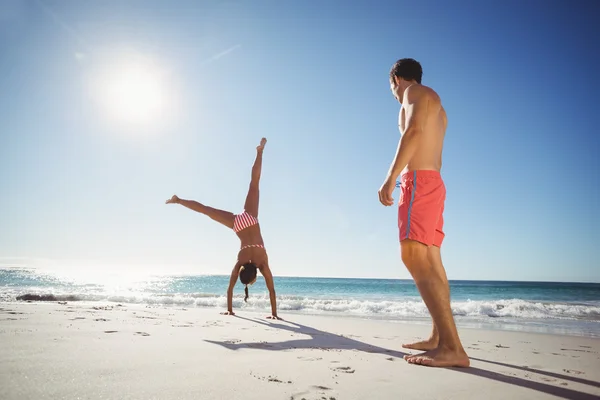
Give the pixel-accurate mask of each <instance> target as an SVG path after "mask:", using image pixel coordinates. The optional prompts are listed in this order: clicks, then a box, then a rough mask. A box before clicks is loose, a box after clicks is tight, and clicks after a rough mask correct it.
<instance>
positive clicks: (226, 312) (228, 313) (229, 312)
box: [221, 311, 235, 315]
mask: <svg viewBox="0 0 600 400" xmlns="http://www.w3.org/2000/svg"><path fill="white" fill-rule="evenodd" d="M221 315H235V313H234V312H233V311H223V312H222V313H221Z"/></svg>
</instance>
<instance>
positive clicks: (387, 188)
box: [378, 176, 396, 207]
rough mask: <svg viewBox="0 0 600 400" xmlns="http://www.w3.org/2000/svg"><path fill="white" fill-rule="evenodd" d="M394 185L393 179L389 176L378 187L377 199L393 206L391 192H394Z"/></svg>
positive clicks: (385, 204)
mask: <svg viewBox="0 0 600 400" xmlns="http://www.w3.org/2000/svg"><path fill="white" fill-rule="evenodd" d="M395 187H396V182H395V180H394V179H391V178H390V177H389V176H388V177H387V178H386V179H385V181H384V182H383V185H381V187H380V188H379V192H378V193H379V201H380V202H381V204H383V205H384V206H386V207H387V206H393V205H394V198H393V197H392V193H394V188H395Z"/></svg>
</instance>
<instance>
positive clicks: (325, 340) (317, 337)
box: [205, 316, 408, 358]
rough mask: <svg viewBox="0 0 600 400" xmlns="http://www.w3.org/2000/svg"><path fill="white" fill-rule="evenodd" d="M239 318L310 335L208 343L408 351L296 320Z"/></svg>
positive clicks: (393, 353)
mask: <svg viewBox="0 0 600 400" xmlns="http://www.w3.org/2000/svg"><path fill="white" fill-rule="evenodd" d="M236 317H237V318H240V319H243V320H246V321H250V322H255V323H257V324H261V325H263V326H266V327H268V328H277V329H282V330H286V331H288V332H292V333H297V334H302V335H308V336H310V338H307V339H294V340H288V341H285V342H277V343H266V342H249V343H234V342H231V341H224V342H220V341H214V340H205V341H206V342H208V343H213V344H218V345H221V346H223V347H226V348H228V349H230V350H238V349H244V348H251V349H263V350H290V349H317V350H357V351H364V352H366V353H380V354H387V355H389V356H392V357H397V358H403V357H404V356H405V355H407V354H408V353H403V352H401V351H396V350H389V349H384V348H383V347H378V346H373V345H370V344H367V343H363V342H360V341H358V340H354V339H352V338H349V337H347V336H343V335H336V334H333V333H329V332H325V331H320V330H318V329H315V328H311V327H310V326H306V325H301V324H298V323H296V322H291V321H285V322H287V324H289V325H286V324H281V323H275V322H265V321H261V320H257V319H250V318H244V317H239V316H236Z"/></svg>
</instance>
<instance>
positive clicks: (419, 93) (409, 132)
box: [387, 88, 438, 182]
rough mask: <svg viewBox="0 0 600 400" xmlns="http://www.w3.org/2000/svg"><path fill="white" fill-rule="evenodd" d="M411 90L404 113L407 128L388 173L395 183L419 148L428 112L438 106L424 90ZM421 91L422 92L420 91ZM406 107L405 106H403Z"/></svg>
mask: <svg viewBox="0 0 600 400" xmlns="http://www.w3.org/2000/svg"><path fill="white" fill-rule="evenodd" d="M415 89H418V90H413V91H411V90H410V89H409V91H408V93H407V94H406V100H407V102H406V106H405V107H404V112H405V115H406V125H405V126H406V128H405V130H404V134H403V135H402V138H401V139H400V141H399V142H398V148H397V149H396V156H395V157H394V161H393V162H392V165H391V166H390V169H389V171H388V176H387V179H388V180H389V181H392V182H395V181H396V179H397V178H398V175H400V173H401V172H402V170H404V168H406V166H407V165H408V163H409V162H410V160H411V159H412V157H413V155H414V154H415V152H416V151H417V148H418V146H419V140H420V139H421V134H422V133H423V130H424V129H425V124H426V122H427V116H428V112H429V110H430V109H431V108H432V107H435V106H436V103H438V100H437V99H435V98H434V97H433V96H432V95H431V94H430V93H429V92H427V91H426V89H424V88H415ZM419 89H420V90H419ZM403 106H404V105H403Z"/></svg>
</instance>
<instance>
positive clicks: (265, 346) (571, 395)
mask: <svg viewBox="0 0 600 400" xmlns="http://www.w3.org/2000/svg"><path fill="white" fill-rule="evenodd" d="M236 317H237V318H240V319H243V320H246V321H249V322H253V323H257V324H260V325H263V326H266V327H268V328H277V329H282V330H285V331H288V332H292V333H297V334H302V335H308V336H310V338H307V339H293V340H288V341H284V342H277V343H266V342H248V343H234V342H231V341H216V340H205V341H206V342H208V343H212V344H217V345H220V346H223V347H225V348H228V349H229V350H234V351H235V350H239V349H260V350H270V351H281V350H292V349H319V350H357V351H363V352H366V353H379V354H385V355H388V356H390V357H396V358H403V357H404V356H405V355H407V354H408V353H404V352H401V351H397V350H391V349H386V348H383V347H379V346H373V345H370V344H368V343H364V342H361V341H358V340H356V339H352V338H349V337H346V336H343V335H336V334H333V333H329V332H325V331H321V330H319V329H315V328H312V327H310V326H306V325H301V324H298V323H296V322H291V321H285V322H286V323H287V324H282V323H276V322H266V321H262V320H258V319H251V318H244V317H240V316H236ZM471 359H472V360H478V361H482V362H487V363H491V364H496V365H500V366H504V367H510V368H516V369H519V370H523V371H527V372H531V373H537V374H541V375H546V376H551V377H553V378H556V379H564V380H570V381H573V382H577V383H581V384H584V385H590V386H594V387H600V382H595V381H590V380H587V379H582V378H577V377H573V376H568V375H561V374H557V373H553V372H546V371H540V370H536V369H533V368H525V367H520V366H516V365H511V364H504V363H499V362H495V361H488V360H483V359H479V358H474V357H471ZM421 368H425V367H421ZM447 369H450V370H453V371H456V372H460V373H465V374H470V375H476V376H480V377H482V378H488V379H492V380H495V381H498V382H503V383H507V384H511V385H516V386H520V387H524V388H528V389H531V390H536V391H538V392H542V393H547V394H550V395H553V396H558V397H562V398H565V399H572V400H597V399H598V396H594V395H591V394H588V393H585V392H580V391H577V390H573V389H568V388H565V387H558V386H553V385H548V384H545V383H540V382H534V381H530V380H527V379H522V378H517V377H514V376H507V375H503V374H500V373H497V372H493V371H488V370H485V369H481V368H476V367H469V368H447Z"/></svg>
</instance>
